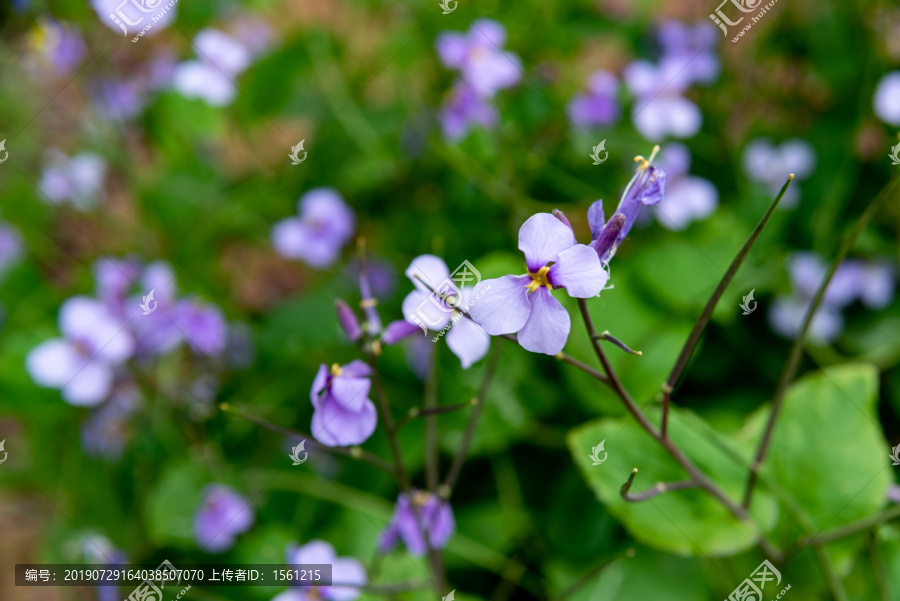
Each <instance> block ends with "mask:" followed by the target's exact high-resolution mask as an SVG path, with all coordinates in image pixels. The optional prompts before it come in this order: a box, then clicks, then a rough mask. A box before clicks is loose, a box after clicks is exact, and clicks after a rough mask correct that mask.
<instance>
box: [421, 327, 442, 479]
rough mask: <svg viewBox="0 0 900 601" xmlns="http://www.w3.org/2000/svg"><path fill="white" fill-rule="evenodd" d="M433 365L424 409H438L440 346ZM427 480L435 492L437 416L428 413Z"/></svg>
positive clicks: (424, 410) (427, 381)
mask: <svg viewBox="0 0 900 601" xmlns="http://www.w3.org/2000/svg"><path fill="white" fill-rule="evenodd" d="M430 363H431V365H429V368H428V376H427V378H426V380H425V402H424V403H423V407H422V411H423V412H430V411H433V410H434V409H437V365H438V347H437V346H436V345H435V347H434V348H433V349H432V352H431V362H430ZM425 482H426V484H427V486H428V490H429V491H431V492H434V491H435V489H436V488H437V485H438V433H437V417H435V416H434V415H433V414H428V415H427V416H426V417H425Z"/></svg>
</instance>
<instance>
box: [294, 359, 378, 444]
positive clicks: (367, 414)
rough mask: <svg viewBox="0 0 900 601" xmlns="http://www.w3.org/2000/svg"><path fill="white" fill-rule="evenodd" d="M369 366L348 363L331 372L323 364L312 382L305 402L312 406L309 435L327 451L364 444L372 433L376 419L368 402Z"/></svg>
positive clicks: (352, 362) (370, 402) (361, 363)
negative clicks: (332, 448) (333, 448)
mask: <svg viewBox="0 0 900 601" xmlns="http://www.w3.org/2000/svg"><path fill="white" fill-rule="evenodd" d="M369 374H370V370H369V366H368V365H366V364H365V363H363V362H362V361H359V360H356V361H351V362H350V363H348V364H347V365H344V366H343V367H342V366H340V365H338V364H337V363H335V364H334V365H332V366H331V370H329V369H328V367H327V366H326V365H325V364H324V363H323V364H322V365H321V366H320V367H319V372H318V373H317V374H316V377H315V379H314V380H313V385H312V389H311V390H310V392H309V400H310V401H312V405H313V409H314V411H313V417H312V426H311V428H312V435H313V437H315V439H316V440H317V441H319V442H320V443H322V444H324V445H327V446H329V447H346V446H350V445H358V444H362V443H364V442H365V441H366V440H368V438H369V437H370V436H371V435H372V433H373V432H374V431H375V426H376V425H377V423H378V416H377V414H376V412H375V405H374V404H373V403H372V401H370V400H369V388H370V387H371V385H372V383H371V381H369Z"/></svg>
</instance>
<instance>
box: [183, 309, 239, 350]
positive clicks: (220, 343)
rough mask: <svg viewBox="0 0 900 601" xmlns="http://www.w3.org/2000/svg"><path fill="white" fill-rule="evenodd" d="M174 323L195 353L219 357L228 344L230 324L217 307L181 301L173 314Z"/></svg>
mask: <svg viewBox="0 0 900 601" xmlns="http://www.w3.org/2000/svg"><path fill="white" fill-rule="evenodd" d="M172 321H173V322H174V323H175V326H176V327H177V328H178V330H179V331H180V332H181V334H182V336H184V339H185V340H187V343H188V344H189V345H190V347H191V349H192V350H193V351H194V352H195V353H202V354H204V355H218V354H219V353H221V352H222V351H224V350H225V344H226V343H227V342H228V324H227V323H226V321H225V317H224V316H223V315H222V312H221V311H220V310H219V308H218V307H216V306H215V305H211V304H207V303H201V302H200V301H197V300H193V299H189V300H181V301H178V303H177V304H176V305H175V308H174V310H173V312H172Z"/></svg>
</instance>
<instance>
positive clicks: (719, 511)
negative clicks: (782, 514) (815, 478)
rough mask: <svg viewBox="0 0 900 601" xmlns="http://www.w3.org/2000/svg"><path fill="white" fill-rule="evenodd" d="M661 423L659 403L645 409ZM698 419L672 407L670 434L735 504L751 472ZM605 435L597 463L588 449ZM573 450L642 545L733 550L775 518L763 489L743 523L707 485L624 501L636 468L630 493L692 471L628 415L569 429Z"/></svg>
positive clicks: (713, 552) (689, 552) (690, 552)
mask: <svg viewBox="0 0 900 601" xmlns="http://www.w3.org/2000/svg"><path fill="white" fill-rule="evenodd" d="M645 412H646V413H647V415H648V418H649V419H650V421H651V422H653V423H656V424H658V423H659V415H660V411H659V409H658V408H657V407H652V408H650V409H647V410H645ZM708 428H709V426H707V425H705V424H704V423H703V421H702V419H701V418H699V417H697V416H696V415H694V414H692V413H691V412H689V411H687V410H683V409H678V408H674V409H673V410H672V412H671V414H670V417H669V432H670V436H671V438H672V440H674V441H675V442H676V443H677V444H678V445H679V447H680V448H681V449H682V450H683V451H684V453H685V454H686V455H687V456H688V457H689V458H691V460H692V461H693V462H694V464H695V465H697V467H698V468H699V469H701V470H702V471H703V472H704V473H706V474H707V475H708V476H709V477H710V478H711V479H712V480H713V481H714V482H716V483H717V484H718V485H719V486H720V487H721V488H722V489H723V490H725V492H726V493H727V494H729V495H730V496H731V498H732V499H734V500H735V501H736V502H737V501H738V500H739V498H740V497H739V495H740V492H741V490H742V486H743V483H744V481H745V480H746V475H747V470H746V468H744V467H742V466H741V465H740V463H738V462H737V461H735V460H733V459H732V458H730V457H729V456H728V455H727V454H725V453H723V452H722V450H721V449H720V448H719V447H717V446H716V445H715V444H714V443H713V442H712V440H711V438H710V436H708V435H707V434H706V433H705V432H706V430H707V429H708ZM604 440H605V441H606V445H605V446H606V451H607V452H608V453H609V457H608V460H607V461H605V462H604V463H602V464H600V465H596V466H595V465H592V461H591V459H590V457H589V454H590V451H591V448H593V447H594V446H596V445H597V444H599V443H600V442H601V441H604ZM568 443H569V449H570V450H571V452H572V456H573V457H574V458H575V463H576V464H577V465H578V466H579V467H580V468H581V470H582V472H583V474H584V477H585V479H586V480H587V481H588V484H589V485H590V486H591V488H592V489H593V490H594V492H595V493H596V495H597V497H598V498H599V500H600V501H601V502H602V503H603V504H604V505H605V506H606V507H607V508H608V509H609V511H610V513H612V514H613V515H615V516H616V517H617V518H618V519H619V520H620V521H621V522H622V523H623V524H624V526H625V527H626V528H627V529H628V531H629V533H630V534H631V535H632V536H634V537H635V538H636V539H637V540H639V541H641V542H642V543H644V544H646V545H649V546H651V547H654V548H656V549H660V550H663V551H669V552H672V553H677V554H681V555H698V554H703V555H707V556H709V555H730V554H734V553H737V552H739V551H741V550H743V549H747V548H749V547H750V546H752V545H754V544H755V542H756V540H757V538H758V536H759V527H758V526H757V523H760V524H762V525H763V527H764V528H765V527H767V526H771V525H772V523H773V522H774V519H775V505H774V503H773V502H772V500H771V499H770V498H768V497H765V496H764V495H760V496H759V497H758V498H757V499H756V503H755V504H754V518H755V521H754V520H748V521H744V522H741V521H740V520H738V519H737V518H735V517H734V516H733V515H732V514H731V513H730V512H729V511H728V510H727V509H726V508H725V507H723V506H722V505H721V504H720V503H719V502H718V501H717V500H716V499H715V498H713V497H712V496H711V495H710V494H709V493H707V492H706V491H703V490H702V489H689V490H682V491H674V492H669V493H665V494H662V495H659V496H657V497H654V498H652V499H650V500H648V501H644V502H640V503H630V502H626V501H624V500H623V499H622V497H621V496H620V495H619V489H620V488H621V486H622V485H623V484H624V483H625V481H626V480H627V478H628V476H629V474H630V473H631V470H632V468H634V467H637V468H638V469H639V470H640V471H639V473H638V476H637V479H636V480H635V483H634V486H633V487H632V493H640V492H643V491H646V490H648V489H649V488H651V487H652V486H654V485H655V484H656V483H657V482H672V481H678V480H685V479H687V478H688V474H687V473H686V472H685V471H684V470H683V469H682V468H681V466H680V465H678V463H676V461H675V460H674V459H672V457H670V456H669V455H668V453H666V451H665V450H664V449H663V448H662V447H661V446H660V445H659V444H657V443H656V442H655V441H654V440H653V439H652V438H651V437H650V436H649V435H648V434H647V433H646V432H645V431H644V430H643V429H642V428H641V427H640V425H638V424H637V422H635V421H634V420H633V419H631V418H622V419H600V420H597V421H594V422H590V423H588V424H585V425H583V426H581V427H579V428H576V429H575V430H573V431H571V432H570V433H569V436H568Z"/></svg>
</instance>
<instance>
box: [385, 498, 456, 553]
mask: <svg viewBox="0 0 900 601" xmlns="http://www.w3.org/2000/svg"><path fill="white" fill-rule="evenodd" d="M411 496H412V499H411V500H410V495H407V494H406V493H400V496H398V497H397V504H396V505H395V506H394V515H393V517H391V522H390V524H388V527H387V529H386V530H385V531H384V532H382V534H381V539H380V540H379V541H378V550H379V551H381V552H382V553H384V552H387V551H390V550H391V549H393V548H394V547H395V546H396V545H397V543H398V542H400V541H401V540H402V541H403V544H404V545H405V546H406V548H407V550H409V552H410V553H412V554H413V555H417V556H421V555H424V554H425V552H426V551H427V550H428V549H427V546H426V544H425V538H424V537H423V536H422V531H423V530H424V531H425V533H426V536H427V537H428V542H429V543H430V545H431V547H432V548H433V549H442V548H443V547H444V545H446V544H447V541H448V540H450V537H451V536H453V532H454V530H456V522H455V521H454V519H453V510H452V509H451V508H450V503H448V502H447V501H445V500H444V499H441V498H440V497H438V496H437V495H434V494H432V493H429V492H425V491H421V490H414V491H412V495H411ZM416 514H418V519H417V517H416ZM420 524H421V529H420Z"/></svg>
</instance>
